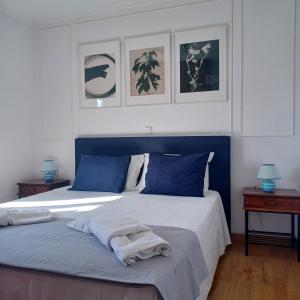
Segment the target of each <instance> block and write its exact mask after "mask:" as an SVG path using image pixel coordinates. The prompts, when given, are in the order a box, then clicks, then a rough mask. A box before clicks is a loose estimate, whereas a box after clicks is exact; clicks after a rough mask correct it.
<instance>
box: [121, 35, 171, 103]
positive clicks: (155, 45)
mask: <svg viewBox="0 0 300 300" xmlns="http://www.w3.org/2000/svg"><path fill="white" fill-rule="evenodd" d="M125 78H126V105H147V104H162V103H170V102H171V91H170V33H163V34H157V35H150V36H144V37H135V38H128V39H126V40H125Z"/></svg>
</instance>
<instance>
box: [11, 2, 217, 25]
mask: <svg viewBox="0 0 300 300" xmlns="http://www.w3.org/2000/svg"><path fill="white" fill-rule="evenodd" d="M213 1H217V0H161V1H160V2H159V3H151V2H149V1H148V0H143V1H139V3H136V4H132V5H128V4H127V5H126V4H125V5H124V4H123V5H118V6H117V7H114V8H107V9H98V10H93V11H92V12H88V13H83V14H77V15H74V16H65V17H59V18H51V19H48V20H45V21H42V22H31V23H30V25H31V27H32V28H34V29H46V28H51V27H57V26H63V25H69V24H72V23H76V24H80V23H85V22H93V21H100V20H107V19H113V18H119V17H125V16H130V15H135V14H141V13H149V12H153V11H161V10H167V9H173V8H178V7H183V6H191V5H198V4H203V3H206V2H213ZM11 15H13V14H11Z"/></svg>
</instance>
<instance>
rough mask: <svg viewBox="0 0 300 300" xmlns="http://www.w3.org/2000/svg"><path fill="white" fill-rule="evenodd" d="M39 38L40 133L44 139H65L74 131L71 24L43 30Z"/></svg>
mask: <svg viewBox="0 0 300 300" xmlns="http://www.w3.org/2000/svg"><path fill="white" fill-rule="evenodd" d="M38 39H39V47H40V56H38V55H37V58H39V59H40V64H39V70H38V72H39V79H38V82H37V83H36V84H37V88H38V96H37V99H36V105H37V106H38V107H39V110H38V112H39V113H38V116H37V117H38V119H39V123H38V125H39V127H38V128H39V129H40V130H39V133H38V135H39V138H42V139H64V138H66V137H70V134H71V132H72V130H71V128H72V127H71V126H72V116H71V75H70V74H71V73H70V72H71V57H70V27H69V26H63V27H58V28H53V29H47V30H42V31H40V32H38Z"/></svg>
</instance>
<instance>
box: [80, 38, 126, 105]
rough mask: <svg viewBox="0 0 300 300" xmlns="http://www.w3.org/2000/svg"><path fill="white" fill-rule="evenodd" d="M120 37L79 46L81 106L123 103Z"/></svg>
mask: <svg viewBox="0 0 300 300" xmlns="http://www.w3.org/2000/svg"><path fill="white" fill-rule="evenodd" d="M120 56H121V45H120V40H114V41H104V42H95V43H89V44H80V45H79V60H80V63H79V65H80V107H81V108H108V107H119V106H121V57H120Z"/></svg>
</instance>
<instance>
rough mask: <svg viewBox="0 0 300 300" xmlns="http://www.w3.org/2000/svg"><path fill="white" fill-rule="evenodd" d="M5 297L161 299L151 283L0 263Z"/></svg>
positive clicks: (14, 299) (0, 293)
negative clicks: (45, 270)
mask: <svg viewBox="0 0 300 300" xmlns="http://www.w3.org/2000/svg"><path fill="white" fill-rule="evenodd" d="M0 299H1V300H2V299H3V300H4V299H5V300H83V299H84V300H140V299H143V300H162V297H161V296H160V293H159V292H158V290H157V289H156V287H154V286H152V285H137V284H123V283H116V282H110V281H102V280H92V279H91V280H90V279H84V278H77V277H72V276H66V275H59V274H54V273H48V272H40V271H32V270H25V269H20V268H15V267H7V266H3V265H0Z"/></svg>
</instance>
